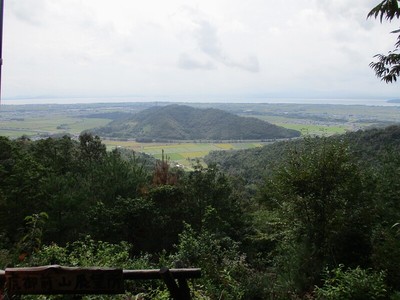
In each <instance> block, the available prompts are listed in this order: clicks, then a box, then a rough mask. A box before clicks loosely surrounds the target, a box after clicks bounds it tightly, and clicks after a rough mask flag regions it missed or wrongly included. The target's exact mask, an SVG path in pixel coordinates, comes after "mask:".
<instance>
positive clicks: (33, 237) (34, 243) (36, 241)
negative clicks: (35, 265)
mask: <svg viewBox="0 0 400 300" xmlns="http://www.w3.org/2000/svg"><path fill="white" fill-rule="evenodd" d="M48 218H49V216H48V214H46V213H45V212H41V213H39V214H33V215H31V216H27V217H25V223H26V229H25V231H26V233H25V235H24V236H23V237H22V239H21V240H20V242H19V249H20V251H22V252H25V253H27V254H32V253H34V252H37V251H39V249H40V247H41V245H42V238H43V228H44V226H45V224H46V221H47V220H48Z"/></svg>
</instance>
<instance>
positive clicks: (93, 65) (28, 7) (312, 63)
mask: <svg viewBox="0 0 400 300" xmlns="http://www.w3.org/2000/svg"><path fill="white" fill-rule="evenodd" d="M374 4H376V1H375V0H368V1H365V0H354V1H351V2H349V1H347V0H337V1H336V0H335V1H331V0H330V1H328V0H302V1H296V2H290V3H288V2H287V1H286V2H282V1H281V2H279V1H271V0H249V1H239V0H202V1H200V0H193V1H190V2H188V1H184V0H170V1H161V0H149V1H132V0H129V1H128V0H114V1H106V0H57V1H52V0H9V1H8V2H6V7H5V24H4V47H3V51H4V68H3V70H4V72H3V73H4V74H3V79H4V88H3V92H4V95H5V96H6V97H7V96H8V97H16V96H21V95H31V96H36V95H50V94H52V95H55V96H68V95H74V96H77V95H84V96H99V95H116V96H118V95H131V94H149V95H157V94H164V95H165V94H171V95H184V94H192V95H197V94H207V93H208V94H210V93H211V94H212V93H214V94H219V95H224V94H226V95H234V94H238V95H239V94H240V95H246V94H249V95H251V94H264V95H271V94H273V95H282V97H286V96H301V97H313V96H316V95H318V96H321V95H323V94H324V93H325V95H326V96H327V97H328V96H332V95H339V94H340V95H341V96H346V95H360V96H380V95H389V94H390V95H393V96H395V95H397V94H398V92H399V90H400V89H399V86H398V85H396V84H394V85H385V84H382V83H381V82H379V80H378V79H376V78H375V77H374V74H373V71H372V70H370V69H369V67H368V64H369V62H370V61H371V60H372V59H373V58H372V56H373V55H374V54H375V53H379V52H386V51H388V50H390V49H392V48H393V44H394V42H395V38H396V37H395V36H394V35H390V34H389V32H390V31H391V30H393V29H396V27H395V26H396V23H393V24H385V23H384V24H380V23H379V21H377V20H366V15H367V13H368V11H369V9H371V8H372V7H373V6H374Z"/></svg>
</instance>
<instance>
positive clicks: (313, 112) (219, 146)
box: [0, 103, 400, 166]
mask: <svg viewBox="0 0 400 300" xmlns="http://www.w3.org/2000/svg"><path fill="white" fill-rule="evenodd" d="M167 104H172V103H164V104H160V103H156V104H155V103H101V104H100V103H98V104H96V103H93V104H65V105H45V104H43V105H3V106H2V107H1V111H0V135H2V136H7V137H10V138H18V137H21V136H22V135H25V136H28V137H30V138H32V139H37V138H45V137H48V136H53V135H63V134H70V135H72V136H73V137H75V138H77V136H78V135H79V134H80V133H81V132H82V131H84V130H90V129H92V128H96V127H102V126H105V125H106V124H108V123H109V122H111V121H112V120H113V119H112V113H116V112H117V113H120V112H123V113H137V112H139V111H141V110H144V109H146V108H149V107H152V106H154V105H167ZM178 104H185V105H191V106H193V107H199V108H207V107H214V108H218V109H222V110H226V111H228V112H230V113H233V114H237V115H240V116H244V117H254V118H259V119H261V120H264V121H267V122H269V123H272V124H275V125H278V126H282V127H285V128H289V129H296V130H299V131H300V132H301V133H302V135H303V136H305V135H332V134H342V133H344V132H346V131H355V130H359V129H362V128H366V127H370V126H387V125H389V124H393V123H399V122H400V106H366V105H324V104H269V103H219V104H217V103H214V104H213V103H197V104H196V103H178ZM133 139H134V137H132V141H116V140H104V143H105V144H106V145H107V147H108V149H113V148H115V147H123V148H128V149H132V150H135V151H137V152H144V153H147V154H149V155H153V156H154V157H156V158H160V157H161V153H162V151H164V153H165V154H166V156H167V157H169V159H170V160H171V161H174V162H176V163H179V164H182V165H185V166H190V165H191V164H192V163H193V162H194V161H196V160H197V159H201V158H202V157H204V156H205V155H206V154H208V153H209V152H210V151H218V150H236V149H247V148H253V147H259V146H261V145H262V144H263V143H261V142H248V141H243V142H242V143H231V142H230V141H228V142H223V141H221V142H220V143H214V142H209V143H207V142H205V141H201V142H200V141H197V142H194V141H182V142H177V143H138V142H135V141H134V140H133Z"/></svg>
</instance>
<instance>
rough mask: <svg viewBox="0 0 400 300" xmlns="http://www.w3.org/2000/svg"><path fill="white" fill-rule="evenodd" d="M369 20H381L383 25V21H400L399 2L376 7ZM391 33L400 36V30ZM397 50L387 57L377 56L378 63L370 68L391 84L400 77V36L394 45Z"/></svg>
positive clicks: (393, 0)
mask: <svg viewBox="0 0 400 300" xmlns="http://www.w3.org/2000/svg"><path fill="white" fill-rule="evenodd" d="M367 17H368V18H370V17H373V18H375V19H377V18H379V19H380V22H381V23H382V21H383V19H385V20H387V21H389V22H391V21H392V20H393V19H394V18H396V19H399V17H400V8H399V1H398V0H383V1H382V2H381V3H379V4H378V5H377V6H375V7H374V8H373V9H372V10H371V11H370V12H369V13H368V16H367ZM391 33H395V34H398V33H400V29H397V30H394V31H392V32H391ZM394 46H395V49H394V50H392V51H389V53H388V54H387V55H384V54H377V55H375V56H374V57H375V58H377V60H378V61H376V62H371V63H370V67H371V68H372V69H373V70H374V71H375V74H376V76H377V77H378V78H380V79H381V80H383V81H385V82H386V83H390V82H393V81H396V80H397V77H398V76H399V75H400V54H399V53H398V50H399V47H400V35H398V37H397V42H396V43H395V44H394Z"/></svg>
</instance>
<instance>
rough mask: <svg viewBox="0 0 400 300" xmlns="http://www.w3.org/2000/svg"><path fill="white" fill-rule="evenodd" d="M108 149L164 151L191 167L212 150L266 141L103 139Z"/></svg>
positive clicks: (178, 162) (228, 148) (158, 154)
mask: <svg viewBox="0 0 400 300" xmlns="http://www.w3.org/2000/svg"><path fill="white" fill-rule="evenodd" d="M103 142H104V143H105V144H106V145H107V148H108V149H110V150H111V149H115V148H118V147H122V148H127V149H132V150H134V151H137V152H143V153H146V154H149V155H152V156H154V157H155V158H157V159H161V156H162V152H163V151H164V155H165V156H166V157H167V158H169V159H170V160H171V161H173V162H175V163H177V164H180V165H183V166H185V167H187V168H190V167H191V166H192V164H193V163H195V162H196V161H197V160H199V161H200V162H201V161H202V158H203V157H204V156H206V155H207V154H208V153H209V152H210V151H218V150H240V149H248V148H255V147H261V146H262V145H264V144H265V143H261V142H260V143H190V142H188V143H184V142H182V143H173V144H171V143H138V142H135V141H111V140H103Z"/></svg>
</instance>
